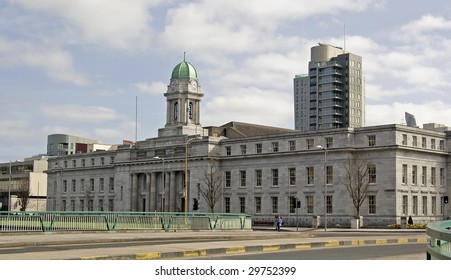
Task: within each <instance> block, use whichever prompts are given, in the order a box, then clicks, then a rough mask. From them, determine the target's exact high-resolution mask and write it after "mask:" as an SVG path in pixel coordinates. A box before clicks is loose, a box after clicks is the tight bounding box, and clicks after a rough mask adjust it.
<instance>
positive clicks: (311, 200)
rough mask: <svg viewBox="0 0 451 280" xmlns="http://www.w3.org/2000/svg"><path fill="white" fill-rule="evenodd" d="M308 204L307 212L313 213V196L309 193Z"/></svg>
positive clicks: (306, 198)
mask: <svg viewBox="0 0 451 280" xmlns="http://www.w3.org/2000/svg"><path fill="white" fill-rule="evenodd" d="M305 200H306V204H307V214H313V196H312V195H308V196H306V197H305Z"/></svg>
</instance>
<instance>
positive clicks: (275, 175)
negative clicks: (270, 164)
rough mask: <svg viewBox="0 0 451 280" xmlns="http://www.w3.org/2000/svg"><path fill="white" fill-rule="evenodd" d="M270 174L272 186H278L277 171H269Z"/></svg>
mask: <svg viewBox="0 0 451 280" xmlns="http://www.w3.org/2000/svg"><path fill="white" fill-rule="evenodd" d="M271 174H272V185H273V186H278V185H279V169H271Z"/></svg>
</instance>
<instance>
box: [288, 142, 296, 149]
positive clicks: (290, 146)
mask: <svg viewBox="0 0 451 280" xmlns="http://www.w3.org/2000/svg"><path fill="white" fill-rule="evenodd" d="M288 147H289V150H290V151H296V141H294V140H291V141H288Z"/></svg>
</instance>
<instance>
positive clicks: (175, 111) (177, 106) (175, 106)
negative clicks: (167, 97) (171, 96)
mask: <svg viewBox="0 0 451 280" xmlns="http://www.w3.org/2000/svg"><path fill="white" fill-rule="evenodd" d="M178 116H179V103H178V102H175V104H174V120H176V119H178Z"/></svg>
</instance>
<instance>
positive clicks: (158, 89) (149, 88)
mask: <svg viewBox="0 0 451 280" xmlns="http://www.w3.org/2000/svg"><path fill="white" fill-rule="evenodd" d="M133 86H134V87H135V88H136V89H137V90H139V91H140V92H144V93H148V94H150V95H157V96H161V95H162V94H163V93H165V92H166V91H167V85H166V84H165V83H163V82H153V83H151V84H149V83H146V82H139V83H135V84H133Z"/></svg>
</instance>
